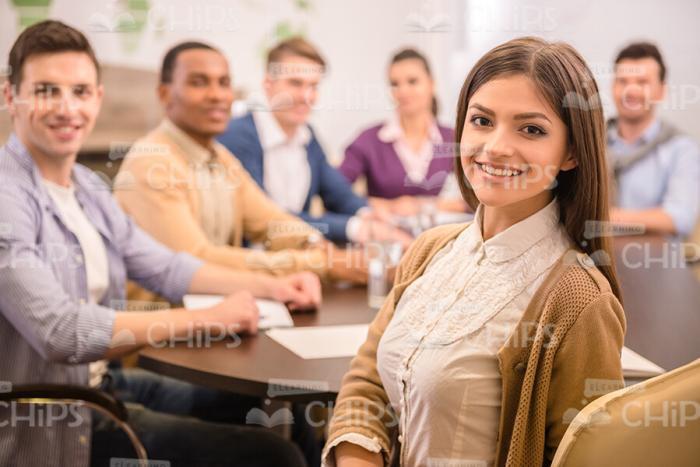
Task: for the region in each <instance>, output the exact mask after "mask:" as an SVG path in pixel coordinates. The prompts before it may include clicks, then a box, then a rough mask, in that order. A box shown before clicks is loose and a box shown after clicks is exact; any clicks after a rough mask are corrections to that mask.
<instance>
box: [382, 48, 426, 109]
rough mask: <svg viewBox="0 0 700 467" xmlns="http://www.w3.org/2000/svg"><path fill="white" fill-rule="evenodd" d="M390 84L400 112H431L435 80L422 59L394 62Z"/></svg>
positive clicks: (390, 73)
mask: <svg viewBox="0 0 700 467" xmlns="http://www.w3.org/2000/svg"><path fill="white" fill-rule="evenodd" d="M389 84H390V85H391V96H392V97H393V98H394V102H395V103H396V110H397V111H398V112H399V114H402V115H415V114H417V113H421V112H430V108H431V106H432V102H433V80H432V78H431V77H430V75H429V74H428V71H427V70H426V69H425V65H423V63H422V62H421V61H420V60H418V59H415V58H412V59H406V60H400V61H398V62H396V63H393V64H392V65H391V67H390V68H389Z"/></svg>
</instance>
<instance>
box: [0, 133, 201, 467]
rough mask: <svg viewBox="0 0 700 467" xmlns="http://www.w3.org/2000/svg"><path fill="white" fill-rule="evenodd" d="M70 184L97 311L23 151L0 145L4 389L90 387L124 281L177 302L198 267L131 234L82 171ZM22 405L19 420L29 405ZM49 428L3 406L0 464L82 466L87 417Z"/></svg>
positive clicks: (96, 181) (73, 243)
mask: <svg viewBox="0 0 700 467" xmlns="http://www.w3.org/2000/svg"><path fill="white" fill-rule="evenodd" d="M72 179H73V183H74V185H75V195H76V198H77V200H78V202H79V203H80V205H81V207H82V208H83V211H84V212H85V215H86V216H87V218H88V219H89V220H90V221H91V222H92V224H93V225H94V226H95V228H96V229H97V231H98V232H99V233H100V235H101V237H102V240H103V242H104V244H105V248H106V250H107V258H108V262H109V288H108V290H107V292H106V293H105V296H104V298H103V300H102V302H101V303H99V304H90V303H88V287H87V277H86V272H85V266H84V260H83V256H82V250H81V247H80V244H79V243H78V239H77V238H76V237H75V235H74V234H73V233H72V232H71V231H70V230H69V229H68V227H67V226H66V224H65V222H63V220H62V219H61V214H60V212H59V211H58V209H57V208H56V206H55V205H54V203H53V201H52V199H51V197H50V196H49V194H48V193H47V191H46V189H45V187H44V185H43V184H42V183H41V174H40V173H39V170H38V168H37V167H36V165H35V164H34V161H33V159H32V158H31V156H30V154H29V152H28V151H27V149H26V148H25V147H24V146H23V145H22V143H21V142H20V140H19V139H18V138H17V137H16V136H15V135H12V136H10V138H9V140H8V142H7V143H6V145H5V146H3V147H2V148H0V345H1V346H2V354H1V355H2V356H1V357H0V382H3V383H4V384H5V385H9V384H27V383H61V384H74V385H87V384H88V363H89V362H92V361H95V360H99V359H101V358H102V357H103V356H104V354H105V352H106V351H107V350H108V348H109V346H110V341H111V337H112V327H113V324H114V316H115V308H117V309H120V308H122V309H123V308H124V306H123V305H124V300H125V298H126V297H125V288H126V281H127V278H129V279H132V280H134V281H136V282H138V283H139V284H140V285H141V286H143V287H144V288H147V289H149V290H152V291H154V292H157V293H158V294H160V295H162V296H164V297H165V298H166V299H168V300H171V301H174V302H178V301H180V300H181V298H182V296H183V295H184V294H185V293H186V291H187V289H188V288H189V284H190V282H191V279H192V276H193V274H194V273H195V271H196V270H197V269H198V268H199V267H200V266H201V264H202V262H201V261H200V260H198V259H196V258H194V257H192V256H190V255H188V254H186V253H174V252H173V251H171V250H169V249H168V248H166V247H164V246H163V245H161V244H159V243H158V242H156V241H155V240H153V239H152V238H151V237H150V236H148V235H147V234H146V233H144V232H143V231H142V230H141V229H140V228H138V227H137V226H136V225H135V224H134V223H133V222H132V221H131V219H130V218H129V217H128V216H127V215H126V214H124V212H123V211H122V210H121V209H120V208H119V207H118V205H117V203H116V202H115V201H114V199H113V198H112V195H111V192H110V189H109V187H108V186H107V185H106V184H105V183H104V182H103V181H102V180H101V179H100V177H99V176H97V175H96V174H95V173H94V172H92V171H90V170H89V169H88V168H86V167H84V166H81V165H76V166H75V167H74V169H73V173H72ZM22 407H23V409H22V411H21V414H23V416H25V417H26V416H27V414H28V413H29V412H28V408H27V406H22ZM24 409H27V411H24ZM14 412H17V410H14ZM40 422H43V423H40ZM46 424H47V421H46V420H41V419H40V417H39V416H38V415H37V413H36V412H35V414H34V416H29V417H28V418H24V419H22V418H17V417H16V416H14V417H13V408H12V407H9V406H7V405H6V404H2V405H0V465H28V466H33V465H49V464H51V465H71V466H77V465H88V464H89V458H90V450H89V447H90V432H91V427H90V416H89V413H88V411H87V410H85V409H79V410H77V411H76V412H70V413H69V414H68V416H67V417H66V419H64V420H61V421H58V422H55V421H54V422H53V424H52V425H53V426H51V427H47V426H45V425H46ZM37 425H39V426H37ZM42 425H43V426H42Z"/></svg>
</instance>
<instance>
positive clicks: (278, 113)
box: [263, 55, 323, 131]
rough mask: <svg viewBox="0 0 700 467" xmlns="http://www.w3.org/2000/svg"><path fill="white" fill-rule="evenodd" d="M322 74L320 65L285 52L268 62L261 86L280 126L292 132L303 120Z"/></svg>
mask: <svg viewBox="0 0 700 467" xmlns="http://www.w3.org/2000/svg"><path fill="white" fill-rule="evenodd" d="M322 77H323V66H322V65H320V64H319V63H316V62H315V61H313V60H311V59H308V58H306V57H300V56H297V55H286V56H285V57H284V58H283V59H282V60H280V61H278V62H275V63H271V64H270V65H269V67H268V70H267V74H266V75H265V81H264V83H263V87H264V88H265V94H266V95H267V100H268V103H269V105H270V110H272V112H273V113H274V115H275V118H276V119H277V121H278V122H279V123H280V125H281V126H282V128H284V129H285V130H291V131H293V130H294V129H295V128H297V127H298V126H300V125H303V124H304V123H306V121H307V120H308V119H309V115H310V114H311V109H312V108H313V106H314V105H315V104H316V99H317V97H318V85H319V83H320V82H321V78H322Z"/></svg>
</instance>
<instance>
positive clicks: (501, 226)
mask: <svg viewBox="0 0 700 467" xmlns="http://www.w3.org/2000/svg"><path fill="white" fill-rule="evenodd" d="M572 94H573V95H575V96H579V97H581V98H582V100H583V102H586V103H587V104H588V105H586V106H580V107H576V106H574V107H572V106H570V105H567V103H568V102H571V101H573V102H579V100H577V99H573V100H571V99H570V96H571V95H572ZM591 104H592V105H591ZM456 133H457V134H456V141H457V142H459V143H460V147H461V150H460V157H458V158H456V165H455V172H456V175H457V178H458V181H459V185H460V189H461V191H462V194H463V196H464V198H465V200H466V201H467V202H469V204H470V205H471V206H472V207H473V208H474V209H475V210H476V213H475V217H474V222H472V223H470V224H467V225H451V226H449V225H448V226H443V227H439V228H437V229H433V230H430V231H428V232H426V233H424V234H423V235H422V236H421V237H419V238H418V239H417V240H416V241H415V243H414V245H413V246H412V248H411V249H410V250H409V251H408V252H407V254H406V256H405V257H404V259H403V261H402V263H401V264H400V266H399V268H398V270H397V272H396V279H395V285H394V289H393V290H392V291H391V292H390V294H389V296H388V298H387V300H386V301H385V303H384V305H383V307H382V308H381V310H380V311H379V314H378V315H377V318H376V319H375V321H374V322H373V323H372V325H371V326H370V330H369V333H368V337H367V340H366V341H365V343H364V344H363V346H362V347H361V348H360V350H359V352H358V354H357V356H356V357H355V359H354V360H353V362H352V364H351V368H350V371H349V372H348V373H347V374H346V376H345V379H344V381H343V386H342V388H341V391H340V394H339V395H338V399H337V400H336V406H335V411H334V415H333V420H332V422H331V427H330V430H329V438H328V443H327V444H326V448H325V450H324V461H325V462H326V464H327V465H333V464H334V463H335V464H337V467H344V466H351V465H377V466H379V465H386V463H389V462H390V454H391V453H393V455H395V456H397V457H398V460H399V463H400V464H401V465H431V464H434V463H439V464H441V465H442V464H445V465H447V464H452V463H463V462H465V460H466V462H467V463H469V464H472V463H474V464H479V465H489V466H491V465H496V466H520V465H548V464H549V463H550V462H551V459H552V458H553V456H554V452H555V450H556V448H557V446H558V444H559V441H560V440H561V437H562V436H563V434H564V430H565V429H566V424H565V423H566V415H565V414H567V413H570V411H572V410H573V411H577V410H579V409H580V408H582V406H583V405H584V404H585V403H586V402H585V400H584V398H585V397H584V396H585V395H586V394H587V392H586V382H587V381H589V380H590V379H591V378H603V379H605V380H609V381H613V382H614V383H615V384H613V386H616V385H618V384H622V370H621V367H620V350H621V348H622V342H623V336H624V328H625V319H624V314H623V311H622V307H621V304H620V301H619V286H618V283H617V279H616V277H615V272H614V267H613V265H612V262H611V261H610V258H611V252H610V249H609V248H608V245H607V243H606V242H605V241H604V240H603V239H600V238H594V239H587V242H584V241H583V232H584V224H585V222H587V221H594V222H603V221H606V220H607V213H608V210H607V188H606V187H607V185H606V167H605V161H604V146H603V137H604V130H603V118H602V109H601V107H600V105H599V100H598V96H597V88H596V84H595V81H594V80H593V77H592V75H591V72H590V70H589V69H588V67H587V66H586V65H585V63H584V62H583V60H582V59H581V57H580V56H579V54H578V53H577V52H576V51H575V50H574V49H573V48H572V47H571V46H569V45H566V44H562V43H549V42H546V41H543V40H541V39H536V38H522V39H516V40H512V41H510V42H507V43H505V44H502V45H500V46H498V47H496V48H494V49H492V50H491V51H490V52H488V53H487V54H486V55H484V56H483V57H482V58H481V59H480V60H479V61H478V62H477V63H476V65H475V66H474V68H473V69H472V71H471V72H470V73H469V75H468V76H467V79H466V81H465V83H464V87H463V88H462V93H461V95H460V99H459V104H458V116H457V124H456ZM584 194H585V196H584ZM585 253H591V254H593V253H595V256H594V257H595V258H596V259H597V260H598V264H597V266H598V267H597V268H596V267H595V264H594V262H593V261H592V260H591V258H590V257H588V255H586V254H585ZM601 253H602V254H601ZM606 258H607V260H608V261H602V259H606ZM523 338H525V342H523ZM389 409H391V410H389ZM377 413H380V414H386V415H382V416H381V417H378V416H377V415H376V414H377ZM394 426H395V427H396V428H397V431H398V437H397V442H393V441H392V439H391V434H392V433H391V431H392V430H390V427H394ZM467 459H468V460H467ZM363 462H364V463H363Z"/></svg>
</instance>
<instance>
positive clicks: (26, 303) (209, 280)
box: [0, 21, 320, 466]
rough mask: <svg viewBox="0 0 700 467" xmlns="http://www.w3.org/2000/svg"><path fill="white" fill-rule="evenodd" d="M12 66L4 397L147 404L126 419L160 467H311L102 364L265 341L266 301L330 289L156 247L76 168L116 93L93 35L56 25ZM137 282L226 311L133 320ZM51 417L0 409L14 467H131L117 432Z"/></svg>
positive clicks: (0, 279)
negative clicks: (19, 388)
mask: <svg viewBox="0 0 700 467" xmlns="http://www.w3.org/2000/svg"><path fill="white" fill-rule="evenodd" d="M9 65H10V75H9V80H8V82H6V83H5V85H4V89H3V92H4V96H5V101H6V102H7V105H8V109H9V113H10V116H11V118H12V124H13V130H14V132H13V134H12V135H11V136H10V138H9V140H8V141H7V143H6V144H5V146H3V147H2V148H0V343H1V344H2V349H3V350H2V358H0V381H2V382H3V383H4V386H11V385H13V384H29V383H60V384H72V385H88V384H90V383H92V384H93V385H95V386H98V387H101V388H103V389H107V388H111V389H113V390H115V391H117V394H121V395H124V398H125V400H126V401H128V402H134V403H136V405H128V406H127V407H128V409H129V421H130V424H132V426H133V427H134V428H135V430H136V432H137V434H138V435H139V437H140V438H141V440H142V442H144V444H145V446H146V449H147V451H148V452H149V455H150V458H152V459H157V460H167V461H170V462H171V465H202V466H204V465H225V464H229V463H230V464H233V465H295V466H296V465H304V460H303V458H302V456H301V453H300V452H299V450H298V449H297V448H296V447H295V446H294V445H293V444H291V443H289V442H287V441H286V440H284V439H282V438H281V437H278V436H276V435H275V434H273V433H271V432H269V431H268V430H264V429H256V428H251V427H241V426H237V425H233V424H215V423H210V422H204V421H201V420H199V419H196V418H193V417H185V416H183V415H198V414H201V413H206V412H212V411H214V410H216V409H221V411H224V410H227V409H229V408H231V407H225V406H221V405H219V404H220V403H222V400H224V399H226V398H225V397H221V394H218V393H216V392H214V391H209V390H206V389H204V388H198V387H195V386H192V385H189V384H186V383H183V382H178V381H175V380H171V379H168V378H164V377H160V376H158V375H154V374H150V373H147V372H143V371H139V370H108V369H107V368H106V365H100V364H98V363H97V362H100V361H104V360H108V359H114V358H118V357H120V356H122V355H124V354H126V353H129V352H132V351H134V350H135V349H138V348H139V347H142V346H145V345H160V344H162V343H163V342H166V341H168V340H173V339H181V338H183V337H186V336H188V335H191V334H192V331H193V330H197V331H201V332H211V333H212V334H215V335H220V334H221V333H223V332H225V333H229V334H233V333H246V332H247V333H255V332H256V331H257V320H258V310H257V308H256V306H255V302H254V299H253V297H254V296H257V297H267V298H272V299H275V300H280V301H284V302H291V303H292V304H293V306H297V307H313V306H315V305H317V304H318V303H319V301H320V284H319V282H318V279H317V278H316V276H314V275H313V274H311V273H299V274H294V275H291V276H287V277H284V278H274V277H271V276H262V275H258V274H254V273H245V272H236V271H233V270H231V269H226V268H222V267H219V266H215V265H211V264H205V263H203V262H202V261H200V260H198V259H196V258H194V257H192V256H190V255H188V254H185V253H175V252H173V251H171V250H169V249H168V248H166V247H164V246H162V245H161V244H159V243H157V242H156V241H155V240H153V239H152V238H150V237H149V236H148V235H147V234H145V233H144V232H143V231H141V230H140V229H139V228H138V227H137V226H136V225H135V224H134V223H133V222H132V221H131V219H130V218H129V217H128V216H126V215H125V214H124V213H123V212H122V211H121V210H120V208H119V207H118V205H117V204H116V202H115V201H114V200H113V199H112V196H111V193H110V191H109V187H107V186H106V185H105V184H104V183H103V182H102V181H101V180H100V178H99V177H98V176H96V175H95V174H94V173H92V172H91V171H90V170H89V169H87V168H85V167H83V166H81V165H79V164H76V156H77V154H78V151H79V149H80V147H81V145H82V143H83V141H84V140H85V138H86V137H87V135H88V134H89V133H90V131H91V130H92V128H93V126H94V122H95V118H96V116H97V114H98V111H99V108H100V102H101V98H102V93H103V89H102V86H101V85H100V82H99V65H98V63H97V60H96V58H95V55H94V53H93V51H92V48H91V46H90V44H89V43H88V41H87V39H86V38H85V37H84V36H83V34H81V33H80V32H79V31H77V30H75V29H73V28H71V27H69V26H66V25H65V24H63V23H60V22H57V21H44V22H42V23H39V24H36V25H34V26H32V27H29V28H27V29H26V30H25V31H24V32H23V33H22V34H21V35H20V36H19V37H18V39H17V41H16V42H15V44H14V45H13V47H12V50H11V51H10V57H9ZM127 278H128V279H131V280H134V281H135V282H137V283H139V284H140V285H141V286H143V287H145V288H147V289H150V290H153V291H155V292H157V293H158V294H160V295H161V296H163V297H166V298H167V299H169V300H170V301H172V302H180V301H181V298H182V296H183V295H184V294H185V293H188V292H190V293H216V294H224V295H228V297H227V298H226V299H225V300H224V301H223V303H221V304H220V305H217V306H214V307H212V308H209V309H205V310H198V311H197V312H190V311H186V310H171V309H162V310H159V311H154V312H128V313H126V312H124V311H119V310H120V309H122V310H123V309H124V308H125V307H124V303H125V301H124V300H125V284H126V281H127ZM226 403H228V404H232V403H231V402H230V399H229V401H228V402H226ZM232 405H235V403H234V404H232ZM49 412H51V411H49V410H48V409H47V411H45V412H39V411H37V410H34V409H31V410H30V408H29V407H27V406H26V405H14V404H0V465H13V466H14V465H27V466H36V465H71V466H78V465H88V464H89V463H90V462H91V460H92V463H93V465H101V464H109V463H111V461H113V460H114V459H115V458H124V457H133V453H132V452H131V451H130V449H129V447H128V444H126V443H124V442H123V441H124V438H123V437H122V436H120V433H119V432H118V430H117V429H116V428H115V427H114V426H111V425H110V424H109V423H108V422H107V420H103V419H100V418H99V417H97V416H92V417H91V415H90V413H89V412H88V411H87V410H86V409H84V408H82V407H70V409H69V410H66V411H65V414H64V415H63V416H61V417H57V418H56V417H52V416H51V417H47V416H46V415H47V414H49V415H50V413H49ZM54 415H55V414H54ZM49 419H50V421H49ZM91 440H92V441H91ZM91 447H92V449H91ZM91 451H92V453H91Z"/></svg>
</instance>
